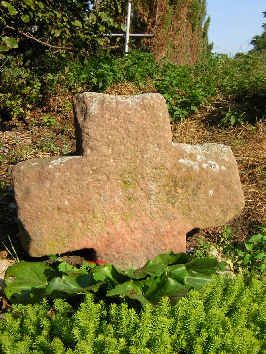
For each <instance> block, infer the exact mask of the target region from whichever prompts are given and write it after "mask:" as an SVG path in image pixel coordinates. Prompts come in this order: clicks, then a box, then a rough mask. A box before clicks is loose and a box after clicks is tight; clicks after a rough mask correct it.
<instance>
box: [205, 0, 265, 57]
mask: <svg viewBox="0 0 266 354" xmlns="http://www.w3.org/2000/svg"><path fill="white" fill-rule="evenodd" d="M207 3H208V5H207V11H208V15H210V16H211V23H210V28H209V42H210V43H211V42H213V43H214V47H213V52H216V53H226V54H229V55H231V56H233V55H234V54H235V53H237V52H243V53H246V52H247V51H248V50H250V49H252V48H253V46H251V45H250V44H249V43H250V41H251V39H252V37H253V36H255V35H257V34H261V33H262V27H261V26H262V24H263V22H266V19H265V18H264V17H263V14H262V12H263V11H265V10H266V1H265V0H207Z"/></svg>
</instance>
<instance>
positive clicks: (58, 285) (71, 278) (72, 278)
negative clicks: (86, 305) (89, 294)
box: [46, 274, 97, 294]
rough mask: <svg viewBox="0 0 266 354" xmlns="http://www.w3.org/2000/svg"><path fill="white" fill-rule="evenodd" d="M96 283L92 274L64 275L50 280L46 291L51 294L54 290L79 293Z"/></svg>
mask: <svg viewBox="0 0 266 354" xmlns="http://www.w3.org/2000/svg"><path fill="white" fill-rule="evenodd" d="M96 284H97V282H96V280H95V279H94V278H93V275H92V274H76V275H63V276H62V278H59V277H56V278H54V279H52V280H51V281H50V283H49V284H48V286H47V288H46V293H47V294H51V293H52V292H53V291H58V292H65V293H68V294H73V293H79V292H83V291H84V290H85V288H88V287H90V286H92V285H96Z"/></svg>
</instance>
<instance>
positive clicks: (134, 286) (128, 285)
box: [106, 280, 142, 296]
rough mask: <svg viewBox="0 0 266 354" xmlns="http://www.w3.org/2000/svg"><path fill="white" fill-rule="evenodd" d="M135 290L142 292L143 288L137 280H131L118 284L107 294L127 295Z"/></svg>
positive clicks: (138, 292)
mask: <svg viewBox="0 0 266 354" xmlns="http://www.w3.org/2000/svg"><path fill="white" fill-rule="evenodd" d="M132 290H134V292H135V293H137V294H141V293H142V291H141V288H140V287H139V286H138V283H137V282H134V281H133V280H129V281H127V282H125V283H123V284H118V285H116V286H115V288H114V289H112V290H110V291H108V292H107V294H106V296H115V295H125V294H128V293H130V292H131V291H132Z"/></svg>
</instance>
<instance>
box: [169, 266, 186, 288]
mask: <svg viewBox="0 0 266 354" xmlns="http://www.w3.org/2000/svg"><path fill="white" fill-rule="evenodd" d="M168 274H169V277H170V278H173V279H174V280H176V281H178V282H179V283H180V284H183V285H185V282H186V278H187V276H188V272H187V269H186V266H185V265H184V264H176V265H173V266H170V267H168Z"/></svg>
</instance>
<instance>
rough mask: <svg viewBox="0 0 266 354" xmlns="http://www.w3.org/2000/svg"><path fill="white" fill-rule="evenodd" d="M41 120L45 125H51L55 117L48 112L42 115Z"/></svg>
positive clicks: (53, 123)
mask: <svg viewBox="0 0 266 354" xmlns="http://www.w3.org/2000/svg"><path fill="white" fill-rule="evenodd" d="M43 122H44V123H45V125H46V126H47V127H53V126H54V125H55V119H54V118H53V117H52V116H51V115H50V114H45V115H44V116H43Z"/></svg>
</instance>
